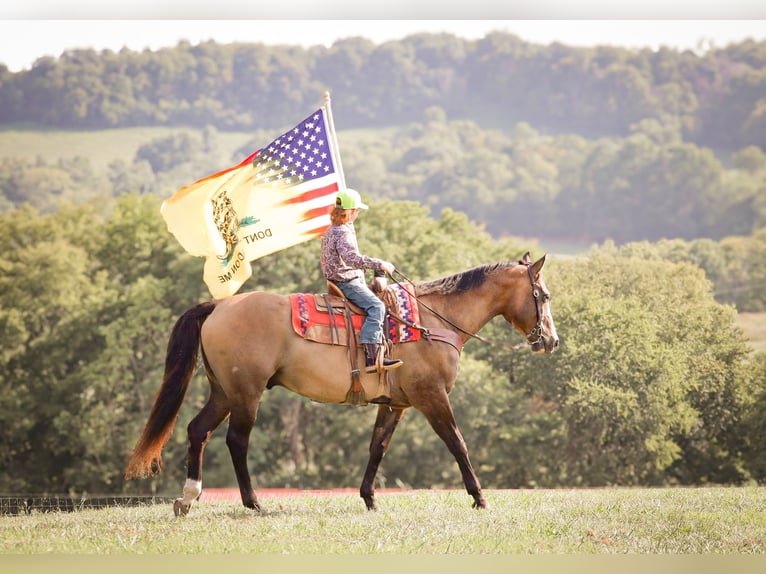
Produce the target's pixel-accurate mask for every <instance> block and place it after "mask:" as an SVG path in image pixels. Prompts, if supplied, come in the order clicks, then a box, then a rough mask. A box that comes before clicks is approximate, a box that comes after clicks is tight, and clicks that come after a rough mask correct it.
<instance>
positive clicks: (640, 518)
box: [0, 487, 766, 555]
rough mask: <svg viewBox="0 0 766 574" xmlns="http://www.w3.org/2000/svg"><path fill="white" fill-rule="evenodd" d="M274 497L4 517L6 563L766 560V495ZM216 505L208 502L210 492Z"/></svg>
mask: <svg viewBox="0 0 766 574" xmlns="http://www.w3.org/2000/svg"><path fill="white" fill-rule="evenodd" d="M486 496H487V500H488V502H489V508H488V509H486V510H483V511H476V510H473V509H472V508H471V498H470V497H469V496H468V495H467V494H466V493H465V492H463V491H407V492H402V493H388V494H381V495H379V496H378V502H379V506H380V509H379V510H378V511H377V512H369V511H367V510H366V509H365V507H364V503H363V502H362V500H361V499H360V498H359V497H358V496H356V495H353V494H339V495H326V494H310V495H297V496H296V495H291V496H288V495H285V496H278V495H277V496H269V497H266V498H264V499H263V500H262V501H261V503H262V506H263V510H262V512H261V513H256V512H253V511H250V510H248V509H246V508H244V507H243V506H242V505H241V504H240V503H239V501H236V502H235V501H226V502H221V501H215V502H212V501H211V502H204V501H201V502H198V503H195V505H193V506H192V510H191V512H190V514H189V515H188V516H186V517H182V518H177V517H175V516H174V515H173V510H172V506H171V505H169V504H158V505H153V506H143V507H132V508H116V507H114V508H106V509H101V510H80V511H75V512H69V513H66V512H50V513H32V514H30V515H21V516H5V517H2V518H0V553H1V554H23V555H40V554H71V555H88V554H99V555H104V554H108V555H120V554H147V553H150V554H155V553H157V554H166V553H172V554H193V555H208V554H221V553H223V554H275V555H371V554H403V555H443V554H483V555H500V554H515V555H538V554H584V555H602V554H639V555H643V554H647V555H649V554H664V555H685V554H720V555H730V554H731V555H742V554H744V555H766V489H763V488H757V487H743V488H701V489H689V488H676V489H671V488H667V489H643V488H641V489H587V490H496V491H493V490H490V491H487V492H486ZM203 497H204V494H203Z"/></svg>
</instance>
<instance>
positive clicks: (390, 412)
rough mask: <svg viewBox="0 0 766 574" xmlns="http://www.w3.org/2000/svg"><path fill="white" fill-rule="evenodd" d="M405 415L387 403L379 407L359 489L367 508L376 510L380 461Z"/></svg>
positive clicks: (402, 410) (402, 411)
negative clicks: (368, 455)
mask: <svg viewBox="0 0 766 574" xmlns="http://www.w3.org/2000/svg"><path fill="white" fill-rule="evenodd" d="M403 415H404V409H392V408H389V407H388V406H386V405H381V406H379V407H378V416H377V418H376V419H375V428H374V429H373V431H372V440H371V441H370V459H369V460H368V461H367V469H366V470H365V471H364V479H363V480H362V486H361V488H360V489H359V495H360V496H361V497H362V498H363V499H364V504H365V505H366V506H367V510H376V509H377V505H376V504H375V476H376V475H377V473H378V467H379V466H380V461H381V460H383V457H384V456H385V454H386V451H387V450H388V445H389V444H391V436H392V435H393V434H394V430H396V425H397V424H399V421H400V420H401V419H402V416H403Z"/></svg>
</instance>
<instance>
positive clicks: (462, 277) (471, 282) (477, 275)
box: [415, 261, 521, 295]
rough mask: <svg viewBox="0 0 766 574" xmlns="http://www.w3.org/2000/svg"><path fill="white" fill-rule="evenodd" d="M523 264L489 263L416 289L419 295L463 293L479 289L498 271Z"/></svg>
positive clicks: (510, 262) (419, 285)
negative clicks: (475, 288)
mask: <svg viewBox="0 0 766 574" xmlns="http://www.w3.org/2000/svg"><path fill="white" fill-rule="evenodd" d="M520 264H521V263H520V262H518V261H501V262H499V263H487V264H486V265H480V266H479V267H474V268H472V269H468V270H466V271H461V272H460V273H455V274H454V275H449V276H447V277H442V278H441V279H434V280H433V281H426V282H425V283H418V284H417V285H416V286H415V287H416V289H417V293H418V295H432V294H434V295H449V294H451V293H462V292H464V291H469V290H470V289H473V288H474V287H478V286H479V285H481V284H482V283H484V281H485V280H486V279H487V277H488V276H489V275H491V274H492V273H494V272H495V271H497V270H498V269H505V268H507V267H516V266H517V265H520Z"/></svg>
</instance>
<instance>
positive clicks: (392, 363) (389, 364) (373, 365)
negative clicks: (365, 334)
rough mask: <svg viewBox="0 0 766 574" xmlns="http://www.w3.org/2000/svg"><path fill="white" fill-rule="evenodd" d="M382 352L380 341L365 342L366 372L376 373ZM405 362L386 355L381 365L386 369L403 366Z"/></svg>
mask: <svg viewBox="0 0 766 574" xmlns="http://www.w3.org/2000/svg"><path fill="white" fill-rule="evenodd" d="M379 352H380V343H365V344H364V353H365V360H364V370H365V372H366V373H374V372H376V371H377V370H378V365H377V359H378V353H379ZM403 364H404V363H403V362H402V361H401V360H399V359H389V358H388V357H386V356H384V357H383V360H382V361H381V362H380V367H381V369H383V370H384V371H388V370H390V369H395V368H397V367H401V366H402V365H403Z"/></svg>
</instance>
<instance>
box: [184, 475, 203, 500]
mask: <svg viewBox="0 0 766 574" xmlns="http://www.w3.org/2000/svg"><path fill="white" fill-rule="evenodd" d="M200 494H202V481H201V480H192V479H190V478H187V479H186V484H184V497H183V503H184V505H186V506H188V507H191V505H192V502H194V501H195V500H197V498H198V497H199V495H200Z"/></svg>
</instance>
